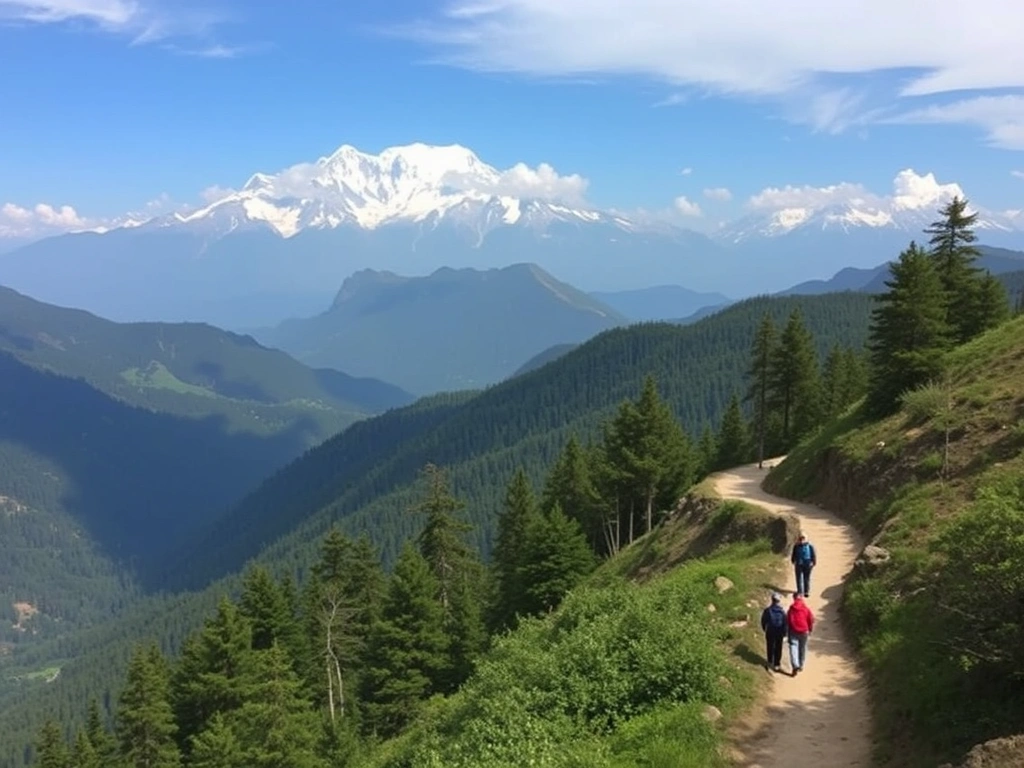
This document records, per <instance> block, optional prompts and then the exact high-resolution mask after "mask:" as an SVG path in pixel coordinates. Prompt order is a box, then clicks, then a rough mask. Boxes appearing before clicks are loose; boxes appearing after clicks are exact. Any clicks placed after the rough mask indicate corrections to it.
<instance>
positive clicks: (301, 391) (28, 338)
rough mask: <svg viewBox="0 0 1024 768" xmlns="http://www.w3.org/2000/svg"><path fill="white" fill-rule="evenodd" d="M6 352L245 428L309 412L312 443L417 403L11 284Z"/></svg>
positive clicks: (198, 329)
mask: <svg viewBox="0 0 1024 768" xmlns="http://www.w3.org/2000/svg"><path fill="white" fill-rule="evenodd" d="M0 350H4V351H7V352H9V353H10V354H12V355H14V356H15V357H17V358H18V359H19V360H22V361H23V362H25V363H28V364H29V365H32V366H35V367H37V368H42V369H45V370H49V371H52V372H54V373H58V374H61V375H63V376H70V377H72V378H82V379H85V380H86V381H87V382H89V384H91V385H92V386H94V387H96V388H97V389H99V390H101V391H103V392H106V393H107V394H109V395H112V396H113V397H117V398H120V399H122V400H125V401H126V402H129V403H131V404H133V405H139V406H142V407H145V408H152V409H154V410H159V411H163V412H166V413H174V414H178V415H182V416H190V417H191V416H207V415H211V414H218V415H224V416H225V417H226V418H227V420H228V422H229V423H230V424H231V425H232V427H233V428H235V429H243V430H247V431H251V432H256V433H267V432H273V431H276V430H277V429H280V428H282V425H284V424H287V423H289V422H294V421H297V420H298V419H299V418H300V416H307V417H308V418H307V419H306V420H307V421H308V422H309V427H308V429H309V431H310V434H309V436H308V440H309V442H310V444H312V443H314V442H317V441H318V440H320V439H323V437H326V436H327V435H328V434H332V433H333V432H336V431H338V430H340V429H342V428H344V427H345V426H347V425H348V424H351V423H352V421H354V420H355V419H356V418H360V417H362V416H365V415H366V414H369V413H378V412H380V411H383V410H386V409H388V408H391V407H394V406H398V405H405V404H406V403H408V402H409V401H410V400H411V399H412V398H411V396H410V395H409V394H407V393H405V392H403V391H402V390H400V389H398V388H397V387H395V386H392V385H390V384H385V383H383V382H380V381H375V380H372V379H357V378H354V377H352V376H348V375H346V374H344V373H340V372H338V371H334V370H314V369H311V368H308V367H306V366H304V365H302V364H301V363H299V362H297V361H296V360H294V359H292V358H290V357H289V356H288V355H286V354H284V353H283V352H280V351H279V350H274V349H267V348H266V347H262V346H260V345H259V344H257V343H256V342H255V341H254V340H253V339H252V338H250V337H248V336H240V335H238V334H235V333H229V332H227V331H222V330H220V329H219V328H214V327H213V326H210V325H205V324H202V323H114V322H111V321H109V320H104V319H102V318H100V317H97V316H95V315H92V314H90V313H88V312H84V311H81V310H77V309H66V308H64V307H56V306H53V305H51V304H45V303H43V302H39V301H35V300H34V299H31V298H29V297H27V296H23V295H21V294H20V293H17V292H15V291H12V290H10V289H8V288H3V287H0Z"/></svg>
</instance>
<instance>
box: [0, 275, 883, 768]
mask: <svg viewBox="0 0 1024 768" xmlns="http://www.w3.org/2000/svg"><path fill="white" fill-rule="evenodd" d="M870 307H871V299H870V297H868V296H863V295H858V294H839V295H833V296H819V297H800V298H795V297H794V298H785V299H778V298H767V297H765V298H757V299H752V300H749V301H746V302H742V303H740V304H738V305H736V306H734V307H731V308H729V309H728V310H726V311H725V312H722V313H721V314H719V315H716V316H714V317H712V318H708V319H706V320H704V321H702V322H700V323H697V324H694V325H692V326H686V327H680V326H675V325H671V324H645V325H639V326H635V327H632V328H628V329H619V330H614V331H610V332H607V333H605V334H602V335H601V336H599V337H597V338H595V339H594V340H592V341H591V342H589V343H587V344H585V345H583V346H581V347H580V348H579V349H577V350H574V351H573V352H572V353H570V354H569V355H566V356H565V357H564V358H561V359H559V360H557V361H554V362H552V363H550V364H548V365H546V366H543V367H542V368H540V369H538V370H535V371H533V372H530V373H528V374H526V375H523V376H521V377H517V378H515V379H513V380H510V381H508V382H506V383H504V384H502V385H498V386H495V387H492V388H490V389H488V390H486V391H484V392H482V393H459V394H456V395H442V396H436V397H433V398H428V399H425V400H423V401H420V402H418V403H416V404H414V405H413V406H409V407H407V408H403V409H396V410H393V411H390V412H389V413H387V414H384V415H382V416H380V417H377V418H374V419H371V420H367V421H364V422H360V423H357V424H355V425H353V426H352V427H351V428H349V429H348V430H346V431H345V432H344V433H342V434H341V435H339V436H338V437H336V438H334V439H332V440H330V441H328V442H327V443H325V444H324V445H323V446H320V447H318V448H317V449H315V450H312V451H310V452H308V454H307V455H306V456H304V457H303V458H301V459H300V460H297V461H296V462H294V463H293V464H292V465H290V466H288V467H286V468H285V469H283V470H281V471H279V472H278V473H277V474H276V475H275V476H274V477H272V478H270V479H269V480H268V481H267V482H266V483H264V485H263V486H262V487H261V488H260V489H258V490H257V491H256V492H255V493H254V494H252V495H251V496H250V497H249V498H248V499H246V500H245V501H244V502H243V503H242V504H241V505H240V506H239V507H238V508H236V509H235V510H234V511H233V512H232V513H230V514H229V515H228V517H227V519H226V520H227V521H226V522H225V523H224V525H223V527H220V526H219V524H217V525H214V526H213V528H212V530H209V531H207V532H205V533H204V536H203V538H202V539H201V541H200V542H198V544H197V545H190V546H189V547H188V549H190V550H191V552H192V554H191V557H190V558H186V559H184V561H179V562H178V563H177V564H176V565H174V566H173V567H170V566H169V567H168V568H167V570H166V571H165V578H166V581H165V583H166V584H167V585H168V586H172V587H174V588H182V587H194V588H196V589H199V588H203V587H207V588H206V589H205V590H204V591H203V592H200V593H198V594H196V595H189V594H183V595H181V596H180V597H170V596H154V597H150V598H145V599H144V600H142V601H141V603H140V604H139V605H138V607H137V608H134V609H133V610H132V612H131V615H130V616H126V617H125V619H124V620H121V621H118V622H117V623H116V624H113V625H111V626H110V627H96V628H95V629H93V630H91V631H90V632H89V633H86V634H84V635H79V636H77V637H74V638H70V637H67V638H61V639H60V641H59V642H57V641H55V642H54V643H51V644H50V645H48V646H41V647H39V648H37V649H35V650H33V651H31V652H27V653H21V654H15V656H14V657H13V659H12V660H10V661H9V662H8V666H9V668H13V669H15V670H17V671H18V673H19V674H22V675H24V677H23V679H22V681H21V682H20V683H19V684H18V685H17V686H14V687H12V688H9V689H8V690H7V691H6V694H5V695H4V696H3V698H2V699H0V706H2V707H3V709H2V710H0V711H2V713H3V720H4V732H2V733H0V740H2V742H3V743H4V744H11V745H18V744H27V743H28V741H29V740H31V739H32V738H34V736H35V734H36V732H37V731H38V728H39V726H40V724H41V722H42V719H43V718H44V717H46V716H47V715H49V716H50V717H52V718H54V719H55V720H57V721H59V722H61V723H63V724H65V725H67V726H68V727H71V726H73V725H75V724H76V723H80V722H83V721H82V718H83V717H84V711H85V710H84V702H85V701H87V699H88V698H97V699H98V700H100V701H101V703H102V704H103V708H104V710H105V711H109V709H111V708H112V707H113V703H114V701H115V699H116V691H117V690H118V688H119V680H120V677H121V675H122V674H123V670H124V669H125V668H126V667H127V665H128V663H129V660H130V658H131V649H132V643H133V642H134V641H136V640H139V639H141V638H144V637H153V638H156V639H158V640H159V642H160V648H161V652H162V653H163V654H166V655H168V656H173V655H175V654H177V652H178V649H179V648H180V647H181V643H182V642H184V640H185V638H186V637H187V636H188V634H189V633H190V632H192V631H193V630H194V629H195V628H196V627H198V626H200V624H201V623H202V622H203V620H204V617H207V616H209V615H210V614H211V613H212V612H213V611H215V610H216V609H217V603H218V600H219V595H223V594H226V593H227V594H238V590H239V589H240V588H241V584H240V582H239V580H238V577H234V576H231V575H230V574H231V573H232V572H236V573H237V572H238V571H240V570H241V569H242V568H243V566H245V564H246V563H247V562H248V561H249V560H250V559H251V558H253V557H255V556H257V555H259V559H260V561H261V562H262V563H263V564H264V565H265V567H266V568H267V569H268V572H269V573H271V574H272V576H273V578H274V579H277V580H281V579H284V580H285V583H289V582H290V583H295V584H299V585H303V588H305V585H307V584H308V583H309V580H310V579H311V578H312V577H313V571H312V570H310V566H311V564H313V563H315V562H316V561H317V558H318V556H319V555H318V552H319V550H320V548H321V546H322V542H323V538H324V536H325V535H326V534H327V532H328V531H329V530H330V529H331V527H332V526H335V525H336V526H338V527H339V529H340V530H341V531H342V532H343V533H344V534H345V535H347V536H361V535H363V534H367V535H368V536H369V540H370V541H371V542H372V546H373V547H375V548H376V549H377V551H378V552H379V554H380V557H381V563H382V565H383V567H384V568H385V570H390V569H392V568H394V567H397V563H398V562H399V561H400V559H401V558H402V553H403V552H405V546H406V543H407V542H408V541H410V540H415V538H416V537H417V536H419V533H420V531H421V528H422V524H423V521H422V517H421V516H417V515H412V514H409V510H410V509H411V508H413V507H415V506H416V505H417V504H418V503H419V502H418V501H417V500H418V498H419V497H420V496H421V495H422V493H421V490H422V489H421V488H420V486H419V485H417V482H416V481H417V478H418V473H419V472H420V471H421V470H422V469H423V467H424V466H425V465H428V464H431V463H436V464H438V465H443V466H444V467H445V468H446V472H447V476H448V477H449V478H450V484H451V490H452V493H453V494H454V495H455V496H457V497H458V498H459V499H461V500H462V501H463V502H464V504H465V509H464V510H463V511H462V512H460V515H461V519H462V520H464V521H465V523H466V524H467V525H468V526H469V530H468V531H467V533H466V539H465V541H466V546H467V548H468V550H469V551H470V552H473V553H475V554H474V557H475V558H476V559H478V560H487V559H491V560H492V561H493V560H494V559H496V558H498V554H499V552H500V551H501V547H500V546H499V544H500V525H499V520H500V519H501V518H500V514H499V512H500V510H501V509H502V508H503V505H504V503H505V495H506V491H507V488H506V484H507V483H508V482H509V478H511V477H513V475H514V474H515V472H516V471H517V469H519V468H521V469H522V470H523V471H522V478H523V479H524V481H526V482H531V483H533V484H535V485H536V484H538V483H539V482H540V480H541V479H542V478H544V477H545V476H547V475H548V474H549V473H554V474H556V475H557V472H556V471H555V470H559V471H560V472H562V475H563V476H568V477H572V476H574V475H575V476H578V474H579V471H580V468H581V467H588V468H594V467H597V469H596V470H595V471H594V475H593V477H594V480H593V482H594V486H593V488H592V489H591V490H590V491H588V492H587V493H586V494H584V495H585V496H588V497H589V498H591V499H592V500H593V501H594V503H591V504H588V505H583V506H581V505H580V503H579V498H578V496H577V497H574V498H575V500H574V501H572V502H571V503H569V502H567V503H566V505H565V509H564V511H563V512H562V514H563V516H564V518H563V519H565V520H566V522H565V523H563V524H564V525H569V524H573V525H577V526H579V527H580V529H581V530H582V532H583V536H584V539H585V541H586V542H587V544H588V545H589V547H590V549H591V550H592V551H593V552H595V553H597V554H598V555H600V556H604V555H607V554H610V553H612V552H614V551H616V550H617V549H619V548H621V547H623V546H626V545H628V543H629V541H630V540H631V539H632V538H634V537H635V536H636V535H639V534H642V533H643V532H644V531H646V530H648V528H649V526H651V525H653V524H655V523H656V522H657V520H658V514H659V513H660V512H661V511H662V510H663V509H665V508H667V507H670V506H671V504H672V498H673V497H675V496H678V492H679V489H681V487H683V486H685V484H687V483H689V482H690V481H691V480H692V479H693V478H695V477H698V476H700V474H702V473H703V472H706V471H707V470H709V469H713V468H715V467H716V466H724V465H725V464H730V463H733V462H734V461H736V459H737V457H740V460H746V458H748V457H751V456H753V455H754V454H755V448H756V446H755V442H754V441H753V440H752V439H751V438H750V436H751V435H752V434H755V433H757V434H760V432H761V431H763V432H764V434H765V435H766V440H768V441H773V440H774V441H775V443H773V447H774V446H775V445H778V446H782V445H783V444H784V441H787V440H788V441H792V440H794V439H796V437H797V436H798V435H799V434H800V431H799V430H800V429H805V428H810V425H811V424H812V423H813V420H815V419H818V420H820V419H823V418H826V417H827V415H828V413H829V408H830V406H828V405H827V403H828V402H830V401H829V397H833V398H834V397H836V396H835V395H827V394H826V393H828V392H832V391H842V392H845V393H846V394H845V395H842V397H852V396H855V395H856V385H855V384H854V385H842V386H839V385H838V384H836V382H838V381H839V380H840V379H841V378H843V377H842V376H839V377H838V378H837V376H838V374H837V373H836V372H837V371H847V372H848V373H849V375H847V374H846V373H844V374H843V376H845V377H846V378H845V379H843V380H844V381H848V382H855V381H857V380H858V378H857V375H856V371H857V370H859V368H858V364H857V361H858V360H859V359H860V357H859V355H858V354H857V352H856V350H858V349H859V348H860V347H861V346H862V345H863V341H864V339H865V337H866V333H867V324H868V317H869V314H870ZM759 325H760V326H762V327H766V326H772V327H776V326H777V327H778V334H777V339H775V337H774V336H773V338H772V340H771V344H770V345H769V358H770V359H769V363H768V365H769V372H768V373H767V374H766V375H768V376H769V379H770V380H769V381H768V382H767V384H766V386H767V387H768V395H767V396H766V401H765V402H766V404H768V405H766V408H767V410H762V411H761V412H760V413H762V414H763V416H764V419H763V423H764V425H765V426H764V429H763V430H761V428H760V427H758V426H757V425H758V424H760V423H761V422H759V421H758V418H757V414H756V413H755V410H756V409H755V408H754V402H753V398H752V397H751V396H750V390H752V389H753V387H754V384H755V381H756V378H757V377H756V371H755V368H756V366H755V365H754V362H753V360H754V349H755V341H756V336H755V334H754V330H756V329H757V328H758V327H759ZM833 358H835V359H838V360H839V361H840V362H842V363H843V364H842V365H838V366H833V367H834V368H835V371H833V372H832V373H830V372H829V371H830V370H831V369H830V368H829V365H828V364H827V361H828V360H832V359H833ZM817 361H821V365H820V367H819V363H818V362H817ZM809 362H813V365H809V364H808V363H809ZM792 364H796V366H797V368H798V369H799V370H798V374H797V375H786V374H785V371H786V370H787V369H788V368H789V367H790V366H791V365H792ZM648 374H654V376H655V377H656V380H657V382H658V386H657V389H658V392H657V393H655V394H656V395H657V397H652V390H650V388H648V389H647V390H645V388H644V387H643V386H642V385H643V382H644V379H645V377H646V376H647V375H648ZM652 381H653V380H652ZM851 386H852V388H851ZM645 391H646V396H645V394H644V393H645ZM794 392H800V393H803V395H806V394H808V393H812V394H813V397H811V398H810V399H807V398H805V397H803V396H802V395H801V397H800V402H801V403H805V402H806V403H808V404H811V403H813V404H814V408H813V409H812V411H808V412H806V413H804V412H803V411H801V410H800V409H799V408H797V409H790V411H789V412H788V413H789V416H788V418H789V419H791V420H793V424H796V423H797V421H799V423H800V424H801V426H800V427H799V428H797V427H795V426H793V427H790V428H789V432H788V433H786V432H785V431H784V429H785V424H787V416H786V415H785V413H786V411H785V408H784V405H785V403H786V402H788V398H792V397H793V393H794ZM661 397H664V405H663V406H659V407H657V408H656V407H654V406H653V405H652V403H655V404H656V403H661V402H662V401H661ZM835 402H836V403H838V402H839V401H838V400H836V401H835ZM644 413H647V414H655V415H656V417H650V418H646V417H643V414H644ZM659 413H660V415H657V414H659ZM798 413H802V414H803V415H800V416H799V417H798V415H797V414H798ZM751 417H753V421H751ZM650 423H653V424H661V425H673V424H674V425H676V426H674V427H672V426H668V427H666V426H662V427H661V429H666V428H667V429H668V432H667V433H664V434H667V435H675V437H672V438H671V439H669V440H667V442H668V444H669V445H670V446H674V447H673V448H672V450H673V453H672V455H673V456H674V457H675V458H674V459H673V460H672V462H671V464H672V466H674V467H676V468H677V469H678V470H680V472H678V473H677V474H676V476H675V479H674V481H673V482H674V483H675V485H672V486H670V489H669V490H667V491H666V490H658V487H657V483H655V481H658V482H661V480H663V479H665V478H662V477H661V476H660V475H659V473H658V472H656V471H654V469H652V467H654V466H655V465H657V463H658V462H654V463H653V464H652V461H651V460H648V461H641V462H640V464H639V465H637V466H635V467H633V468H632V469H631V472H634V473H635V474H633V475H629V474H626V475H623V474H622V473H621V472H620V473H618V474H617V475H616V474H612V475H609V474H608V473H607V472H602V471H601V467H602V466H604V467H607V466H608V463H609V462H614V461H626V460H628V458H629V457H630V456H631V455H635V451H630V450H625V449H624V448H622V447H621V446H625V445H628V441H629V440H630V439H634V438H636V436H637V435H638V434H642V430H641V432H640V433H638V432H637V430H638V429H640V427H639V426H638V425H644V424H650ZM573 436H575V439H571V438H572V437H573ZM665 442H666V440H665V439H664V438H662V439H658V440H656V441H655V443H657V444H662V443H665ZM616 446H620V447H619V448H616ZM616 451H618V454H616ZM574 456H575V458H574ZM602 457H603V459H602ZM644 473H646V475H645V474H644ZM644 477H646V478H647V479H646V480H644V479H643V478H644ZM599 478H603V479H599ZM631 478H632V479H631ZM652 483H653V485H652ZM613 510H614V512H613ZM549 511H550V507H549ZM555 519H556V520H558V519H559V518H557V516H555ZM545 538H548V539H552V540H556V539H561V538H566V537H564V536H547V537H545ZM268 545H269V546H268ZM249 567H252V566H251V565H250V566H249ZM218 577H224V578H223V579H222V580H221V581H219V582H215V583H213V585H212V586H208V585H209V584H210V582H211V581H212V580H214V579H216V578H218ZM539 594H540V595H541V598H542V597H543V591H541V592H540V593H539ZM541 598H538V599H541ZM71 658H74V661H73V662H70V663H67V664H64V661H66V660H68V659H71ZM55 664H56V665H59V666H61V669H60V675H59V677H58V678H57V679H56V680H54V681H53V682H51V683H48V684H45V685H43V684H42V683H41V682H40V681H39V680H38V679H37V677H38V674H39V673H40V672H41V671H43V670H47V669H52V668H53V667H54V666H55ZM15 702H17V704H15ZM23 758H24V755H22V754H20V748H19V747H17V746H12V747H11V751H10V752H9V753H8V754H7V755H6V756H5V757H4V759H6V760H8V763H7V764H10V765H20V764H21V763H20V761H21V760H22V759H23Z"/></svg>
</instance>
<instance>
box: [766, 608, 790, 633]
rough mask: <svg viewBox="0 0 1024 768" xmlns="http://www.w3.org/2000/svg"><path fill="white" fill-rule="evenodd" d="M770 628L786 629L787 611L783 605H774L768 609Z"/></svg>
mask: <svg viewBox="0 0 1024 768" xmlns="http://www.w3.org/2000/svg"><path fill="white" fill-rule="evenodd" d="M768 626H770V627H772V628H773V629H783V628H785V626H786V611H785V609H783V607H782V606H781V605H773V606H770V607H769V608H768Z"/></svg>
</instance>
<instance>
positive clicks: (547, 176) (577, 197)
mask: <svg viewBox="0 0 1024 768" xmlns="http://www.w3.org/2000/svg"><path fill="white" fill-rule="evenodd" d="M588 183H589V182H588V181H587V179H585V178H583V177H582V176H580V175H579V174H576V173H573V174H569V175H568V176H561V175H559V173H558V171H556V170H555V169H554V168H553V167H552V166H550V165H548V164H547V163H541V164H540V165H538V166H537V167H536V168H530V167H529V166H528V165H526V164H525V163H516V164H515V165H514V166H512V167H511V168H509V169H508V170H507V171H502V172H501V174H500V175H499V177H498V180H497V182H496V183H495V184H494V185H493V186H491V187H490V189H487V188H486V187H484V188H483V189H477V190H476V191H479V192H491V193H492V194H496V195H508V196H510V197H529V198H537V199H540V200H557V201H560V202H564V203H573V204H577V203H581V202H583V199H584V196H585V194H586V191H587V185H588ZM478 186H479V185H478Z"/></svg>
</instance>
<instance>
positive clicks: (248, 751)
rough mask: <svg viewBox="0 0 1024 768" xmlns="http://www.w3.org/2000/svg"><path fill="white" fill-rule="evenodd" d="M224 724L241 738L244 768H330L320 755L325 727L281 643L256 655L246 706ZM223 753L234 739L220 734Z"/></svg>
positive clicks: (226, 716) (219, 738) (229, 715)
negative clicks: (319, 750) (322, 728)
mask: <svg viewBox="0 0 1024 768" xmlns="http://www.w3.org/2000/svg"><path fill="white" fill-rule="evenodd" d="M225 721H226V723H227V724H228V725H229V726H230V729H231V731H233V732H234V734H235V735H236V736H237V741H238V744H239V745H240V746H241V749H242V753H243V757H242V763H241V765H244V766H246V768H280V767H281V766H288V768H327V766H326V763H325V762H324V760H323V759H322V758H321V757H320V756H319V755H318V745H319V741H320V735H321V728H320V718H319V717H317V714H316V712H315V711H314V710H313V708H312V706H311V704H310V702H309V700H308V699H306V698H305V696H303V693H302V684H301V682H300V680H299V678H298V676H297V675H296V674H295V670H294V669H293V667H292V662H291V659H290V658H288V653H287V651H286V650H285V649H284V647H283V646H281V645H280V644H276V643H275V644H274V645H273V646H271V647H270V648H268V649H267V650H265V651H257V652H255V653H254V655H253V667H252V673H251V675H250V684H249V687H248V690H247V691H246V696H245V702H244V703H243V704H242V706H241V707H239V708H238V709H237V710H235V711H234V712H230V713H228V714H226V715H225ZM213 741H215V742H216V741H219V742H220V744H219V746H220V747H221V748H226V749H231V742H230V739H227V738H225V735H224V734H223V733H221V734H219V735H218V737H217V738H216V739H214V740H213Z"/></svg>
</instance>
